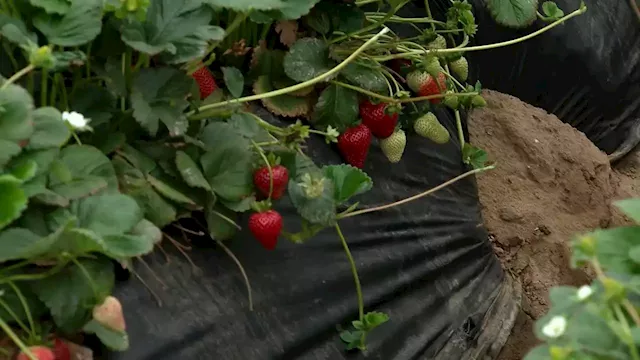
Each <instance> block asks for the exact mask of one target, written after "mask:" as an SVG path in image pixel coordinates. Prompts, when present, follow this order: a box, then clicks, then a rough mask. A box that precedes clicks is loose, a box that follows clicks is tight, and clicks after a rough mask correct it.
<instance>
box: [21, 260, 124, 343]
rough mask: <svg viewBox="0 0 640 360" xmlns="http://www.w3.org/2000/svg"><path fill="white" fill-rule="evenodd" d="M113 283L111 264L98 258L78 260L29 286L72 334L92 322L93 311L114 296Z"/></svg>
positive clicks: (56, 321)
mask: <svg viewBox="0 0 640 360" xmlns="http://www.w3.org/2000/svg"><path fill="white" fill-rule="evenodd" d="M89 278H90V279H89ZM114 282H115V278H114V272H113V265H112V264H111V261H109V260H107V259H104V258H98V259H82V260H78V261H77V263H74V264H71V265H68V266H67V267H65V268H64V269H63V270H62V271H60V272H58V273H55V274H53V275H50V276H48V277H47V278H46V279H43V280H36V281H32V282H30V285H31V291H33V292H34V293H35V294H36V295H37V296H38V298H40V300H41V301H42V302H43V303H45V304H46V305H47V307H48V308H49V310H50V311H51V315H52V316H53V320H54V321H55V323H56V325H57V326H58V327H60V328H61V329H63V330H64V331H70V332H73V331H75V330H76V329H78V328H81V327H82V326H83V325H84V324H85V323H86V322H87V321H88V320H89V319H90V317H91V309H92V308H93V307H94V306H95V305H97V304H98V303H100V301H101V300H102V299H103V298H104V297H105V296H107V295H108V294H110V293H111V290H112V289H113V286H114Z"/></svg>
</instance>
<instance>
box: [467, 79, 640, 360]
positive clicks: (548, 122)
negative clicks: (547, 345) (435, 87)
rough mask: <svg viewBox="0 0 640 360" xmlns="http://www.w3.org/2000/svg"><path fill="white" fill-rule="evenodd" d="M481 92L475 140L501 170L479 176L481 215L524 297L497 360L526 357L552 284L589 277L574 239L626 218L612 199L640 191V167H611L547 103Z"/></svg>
mask: <svg viewBox="0 0 640 360" xmlns="http://www.w3.org/2000/svg"><path fill="white" fill-rule="evenodd" d="M483 96H484V97H485V99H486V100H487V103H488V106H487V107H486V108H484V109H478V110H474V112H473V113H472V114H471V117H470V119H469V132H470V138H471V143H473V144H474V145H476V146H478V147H480V148H482V149H484V150H486V151H487V152H488V153H489V157H490V159H491V160H494V161H497V168H496V169H494V170H492V171H489V172H487V173H484V174H481V175H479V176H478V188H479V193H480V202H481V203H482V214H483V217H484V220H485V224H486V227H487V230H488V231H489V233H490V234H491V237H490V239H491V241H492V244H493V246H494V249H495V252H496V255H497V256H498V258H499V259H500V261H501V263H502V265H503V267H504V268H505V269H506V270H507V271H509V272H511V273H512V274H513V275H514V276H515V277H516V278H518V279H519V280H520V281H521V283H522V286H523V290H524V295H525V296H524V298H523V304H522V310H521V313H520V315H519V316H518V319H517V322H516V325H515V327H514V329H513V331H512V335H511V337H510V338H509V341H508V342H507V344H506V345H505V347H504V349H503V351H502V353H501V354H500V357H499V360H520V359H522V358H523V357H524V356H525V355H526V354H527V353H528V351H529V350H530V349H531V348H532V347H534V346H535V345H536V344H537V343H538V341H537V340H536V337H535V335H534V333H533V330H532V326H533V324H534V322H535V320H536V319H538V318H540V317H541V316H542V315H544V314H545V313H546V311H547V310H548V308H549V305H550V304H549V298H548V292H549V289H550V288H551V287H553V286H556V285H561V284H562V285H573V286H579V285H582V284H585V283H588V282H590V280H591V276H590V274H589V271H588V270H585V269H572V268H571V267H570V264H569V262H570V259H571V251H570V241H571V240H572V238H573V237H574V236H575V235H577V234H580V233H584V232H587V231H590V230H592V229H595V228H597V227H602V226H616V225H620V224H624V223H625V219H624V217H623V216H622V215H621V214H620V213H619V212H618V211H617V210H615V209H614V208H613V207H612V206H611V203H612V201H614V200H617V199H622V198H627V197H631V196H639V195H640V190H639V189H638V186H637V185H638V180H637V178H638V170H637V169H638V168H637V167H635V168H634V167H633V165H628V166H627V168H626V170H624V172H618V171H615V170H612V169H611V167H610V165H609V161H608V159H607V156H606V155H605V154H604V153H602V152H601V151H600V150H599V149H598V148H597V147H596V146H595V145H593V143H591V142H590V141H589V140H588V139H587V137H586V136H585V135H584V134H583V133H581V132H579V131H578V130H576V129H574V128H573V127H571V126H570V125H568V124H565V123H563V122H561V121H560V120H559V119H558V118H557V117H555V116H554V115H551V114H548V113H547V112H546V111H544V110H542V109H539V108H536V107H533V106H531V105H528V104H526V103H524V102H522V101H520V100H519V99H517V98H515V97H512V96H509V95H505V94H501V93H498V92H495V91H490V90H486V91H485V92H483ZM639 160H640V158H639ZM634 169H635V170H634Z"/></svg>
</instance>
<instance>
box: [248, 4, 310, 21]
mask: <svg viewBox="0 0 640 360" xmlns="http://www.w3.org/2000/svg"><path fill="white" fill-rule="evenodd" d="M244 1H246V0H244ZM318 2H320V0H282V5H281V6H280V7H278V8H277V9H273V10H272V11H253V12H251V14H250V16H251V20H253V21H254V22H257V23H267V22H270V21H274V20H295V19H299V18H300V17H302V16H304V15H306V14H308V13H309V11H310V10H311V8H313V6H314V5H315V4H317V3H318Z"/></svg>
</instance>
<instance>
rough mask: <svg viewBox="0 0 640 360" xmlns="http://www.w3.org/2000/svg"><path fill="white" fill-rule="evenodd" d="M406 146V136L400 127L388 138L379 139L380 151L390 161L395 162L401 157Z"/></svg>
mask: <svg viewBox="0 0 640 360" xmlns="http://www.w3.org/2000/svg"><path fill="white" fill-rule="evenodd" d="M406 146H407V136H406V135H405V133H404V131H402V129H398V130H396V132H394V133H393V134H391V136H389V137H388V138H386V139H382V140H380V148H381V149H382V152H383V153H384V155H385V156H386V157H387V159H389V161H390V162H392V163H397V162H398V161H400V159H402V154H403V153H404V148H405V147H406Z"/></svg>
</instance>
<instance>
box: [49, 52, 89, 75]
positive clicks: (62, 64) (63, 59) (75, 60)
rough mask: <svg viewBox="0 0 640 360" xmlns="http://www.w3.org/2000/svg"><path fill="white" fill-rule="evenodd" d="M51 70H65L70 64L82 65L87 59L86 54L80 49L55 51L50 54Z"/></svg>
mask: <svg viewBox="0 0 640 360" xmlns="http://www.w3.org/2000/svg"><path fill="white" fill-rule="evenodd" d="M52 56H53V67H52V68H51V69H50V70H52V71H61V70H66V69H68V68H69V67H70V66H72V65H75V66H82V65H84V63H85V62H86V61H87V55H86V54H85V53H84V52H82V51H79V50H78V51H56V52H54V53H53V54H52Z"/></svg>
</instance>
